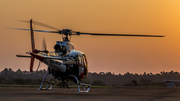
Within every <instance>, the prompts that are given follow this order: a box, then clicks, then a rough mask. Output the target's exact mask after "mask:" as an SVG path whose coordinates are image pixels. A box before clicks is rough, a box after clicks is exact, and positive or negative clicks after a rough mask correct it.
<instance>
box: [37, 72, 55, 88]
mask: <svg viewBox="0 0 180 101" xmlns="http://www.w3.org/2000/svg"><path fill="white" fill-rule="evenodd" d="M50 74H52V73H49V74H46V75H45V76H44V77H43V80H42V81H41V86H40V87H39V89H38V90H48V89H51V88H52V86H53V84H54V83H51V81H52V80H53V79H55V78H52V79H50V80H49V81H45V78H46V77H47V76H48V75H50ZM44 82H47V86H46V88H42V86H43V84H44ZM49 84H51V86H50V87H49Z"/></svg>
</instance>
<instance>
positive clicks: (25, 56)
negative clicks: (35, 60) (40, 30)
mask: <svg viewBox="0 0 180 101" xmlns="http://www.w3.org/2000/svg"><path fill="white" fill-rule="evenodd" d="M16 56H17V57H23V58H31V56H27V55H16Z"/></svg>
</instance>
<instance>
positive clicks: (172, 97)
mask: <svg viewBox="0 0 180 101" xmlns="http://www.w3.org/2000/svg"><path fill="white" fill-rule="evenodd" d="M37 89H38V88H35V87H32V88H31V87H0V101H180V88H165V87H118V88H91V89H90V91H89V92H88V93H79V94H78V93H77V88H71V89H67V88H53V89H51V90H41V91H38V90H37Z"/></svg>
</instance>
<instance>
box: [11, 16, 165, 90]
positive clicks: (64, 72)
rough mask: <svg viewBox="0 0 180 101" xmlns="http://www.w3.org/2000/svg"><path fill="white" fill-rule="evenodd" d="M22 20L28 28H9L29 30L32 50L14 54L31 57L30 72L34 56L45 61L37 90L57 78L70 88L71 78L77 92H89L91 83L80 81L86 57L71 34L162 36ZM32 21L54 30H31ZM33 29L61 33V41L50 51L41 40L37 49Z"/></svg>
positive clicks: (84, 74) (86, 67) (61, 84)
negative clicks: (72, 27)
mask: <svg viewBox="0 0 180 101" xmlns="http://www.w3.org/2000/svg"><path fill="white" fill-rule="evenodd" d="M22 22H28V23H30V29H23V28H11V29H16V30H26V31H30V34H31V47H32V51H30V52H26V53H27V54H29V55H30V56H25V55H16V56H17V57H25V58H31V62H30V72H33V64H34V60H35V58H36V59H38V60H39V61H41V62H43V63H45V64H46V65H47V67H48V68H47V71H48V74H46V75H45V76H44V77H43V79H42V81H41V85H40V87H39V89H38V90H43V89H46V90H48V89H52V87H53V85H54V83H53V82H52V80H53V79H57V80H59V81H62V82H60V83H59V84H58V86H60V87H66V86H67V87H68V88H70V87H69V85H68V83H67V82H66V80H71V81H73V82H74V83H76V84H77V87H78V93H80V92H89V90H90V87H91V85H90V84H85V83H82V81H81V80H82V79H84V78H86V77H87V75H88V61H87V57H86V55H85V54H84V53H83V52H81V51H78V50H75V47H74V45H73V44H72V43H71V42H70V39H69V37H70V36H71V35H95V36H136V37H164V36H162V35H135V34H103V33H84V32H79V31H73V30H71V29H62V30H59V29H57V28H55V27H52V26H49V25H46V24H43V23H40V22H36V21H32V19H31V20H30V22H29V21H22ZM33 23H35V24H37V25H40V26H44V27H49V28H52V29H55V30H56V31H44V30H33V25H32V24H33ZM34 31H35V32H45V33H58V34H61V35H62V36H63V37H62V41H57V42H56V44H55V46H54V50H55V51H54V52H50V51H48V50H47V49H46V43H45V40H43V46H44V50H38V49H36V48H35V41H34ZM38 68H39V66H38ZM48 75H52V76H53V78H51V79H50V80H49V81H45V79H46V77H47V76H48ZM44 82H46V83H47V86H46V88H43V87H42V86H43V84H44ZM49 86H50V87H49ZM80 86H83V90H81V89H80ZM85 87H87V89H86V88H85Z"/></svg>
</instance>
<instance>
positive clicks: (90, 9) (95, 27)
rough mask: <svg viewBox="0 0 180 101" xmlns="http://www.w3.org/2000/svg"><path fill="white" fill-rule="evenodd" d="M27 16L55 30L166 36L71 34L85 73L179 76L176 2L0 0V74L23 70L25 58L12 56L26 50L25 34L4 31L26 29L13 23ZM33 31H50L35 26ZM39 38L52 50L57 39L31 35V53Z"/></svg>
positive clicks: (179, 8) (25, 25) (179, 4)
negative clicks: (86, 68)
mask: <svg viewBox="0 0 180 101" xmlns="http://www.w3.org/2000/svg"><path fill="white" fill-rule="evenodd" d="M31 18H32V19H33V20H34V21H38V22H42V23H45V24H48V25H51V26H54V27H56V28H58V29H64V28H69V29H73V30H75V31H81V32H89V33H90V32H92V33H94V32H97V33H112V34H116V33H117V34H122V33H123V34H145V35H146V34H147V35H148V34H152V35H165V36H166V37H163V38H155V37H154V38H151V37H125V36H122V37H107V36H89V35H81V36H72V38H71V42H72V43H73V44H74V45H75V47H76V49H77V50H80V51H82V52H84V53H85V54H86V55H87V57H88V65H89V72H109V71H110V72H114V73H115V74H118V73H121V74H124V73H126V72H130V73H143V72H147V73H150V72H152V73H159V72H161V71H167V72H169V71H171V70H173V71H178V72H180V0H1V1H0V70H3V69H4V68H12V69H13V70H17V69H18V68H20V69H21V70H29V64H30V59H26V58H17V57H16V56H15V55H16V54H21V55H24V54H25V52H28V51H31V44H30V32H28V31H21V30H20V31H19V30H13V29H7V28H26V29H27V28H29V24H28V23H23V22H19V21H17V20H25V21H29V20H30V19H31ZM34 29H39V30H52V29H48V28H45V27H39V26H37V25H34ZM43 38H45V39H46V43H47V48H48V50H50V51H53V47H54V45H55V43H56V41H60V40H61V35H58V34H53V33H41V32H35V43H36V48H37V49H41V47H42V40H43ZM37 65H38V61H36V63H35V64H34V70H35V69H36V68H37ZM46 68H47V67H46V66H45V65H42V66H41V69H46Z"/></svg>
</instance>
